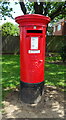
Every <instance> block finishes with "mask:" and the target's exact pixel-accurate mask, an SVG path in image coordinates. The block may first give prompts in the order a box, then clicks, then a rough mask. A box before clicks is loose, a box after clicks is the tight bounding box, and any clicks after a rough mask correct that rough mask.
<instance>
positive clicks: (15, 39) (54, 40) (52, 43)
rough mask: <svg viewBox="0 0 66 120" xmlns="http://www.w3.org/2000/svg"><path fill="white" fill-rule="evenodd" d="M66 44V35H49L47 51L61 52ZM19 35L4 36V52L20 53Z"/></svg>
mask: <svg viewBox="0 0 66 120" xmlns="http://www.w3.org/2000/svg"><path fill="white" fill-rule="evenodd" d="M64 44H66V36H47V39H46V51H47V52H59V51H60V49H61V47H62V46H63V45H64ZM19 49H20V39H19V36H7V37H6V36H2V53H3V54H19Z"/></svg>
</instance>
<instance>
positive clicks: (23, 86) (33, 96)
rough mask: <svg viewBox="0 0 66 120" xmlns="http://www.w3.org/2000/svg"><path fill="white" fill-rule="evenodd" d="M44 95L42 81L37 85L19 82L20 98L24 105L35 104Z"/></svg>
mask: <svg viewBox="0 0 66 120" xmlns="http://www.w3.org/2000/svg"><path fill="white" fill-rule="evenodd" d="M43 94H44V81H43V82H41V83H38V84H28V83H24V82H22V81H20V97H21V100H22V101H23V102H24V103H27V104H37V103H38V102H40V101H41V97H42V95H43Z"/></svg>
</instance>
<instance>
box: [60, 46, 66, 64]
mask: <svg viewBox="0 0 66 120" xmlns="http://www.w3.org/2000/svg"><path fill="white" fill-rule="evenodd" d="M60 56H61V58H62V60H63V62H65V61H66V45H64V46H63V47H62V48H61V51H60Z"/></svg>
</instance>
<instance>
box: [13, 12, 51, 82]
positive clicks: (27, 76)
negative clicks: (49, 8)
mask: <svg viewBox="0 0 66 120" xmlns="http://www.w3.org/2000/svg"><path fill="white" fill-rule="evenodd" d="M15 21H16V22H17V23H18V24H19V26H20V80H21V81H23V82H26V83H40V82H42V81H44V63H45V46H46V26H47V24H48V22H50V18H49V17H45V16H42V15H37V14H31V15H23V16H19V17H16V18H15ZM34 26H36V27H34ZM32 30H39V31H37V32H38V33H36V31H32ZM31 32H32V33H31ZM31 37H38V38H31ZM31 39H33V40H34V39H35V40H36V39H38V40H36V41H38V48H36V49H31ZM34 43H35V42H34ZM34 43H33V44H32V45H33V47H35V45H34ZM36 45H37V43H36ZM30 50H33V51H35V50H36V51H38V50H40V53H29V51H30Z"/></svg>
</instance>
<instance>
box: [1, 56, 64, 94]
mask: <svg viewBox="0 0 66 120" xmlns="http://www.w3.org/2000/svg"><path fill="white" fill-rule="evenodd" d="M60 60H61V58H60V56H58V57H47V58H46V62H45V84H48V85H53V86H58V87H60V86H61V87H64V81H65V77H64V72H65V71H66V66H64V65H62V64H61V65H59V64H52V63H49V62H53V61H60ZM19 84H20V62H19V55H3V56H2V86H3V95H5V96H6V95H7V93H8V92H9V91H11V89H12V88H16V87H17V86H18V85H19Z"/></svg>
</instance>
